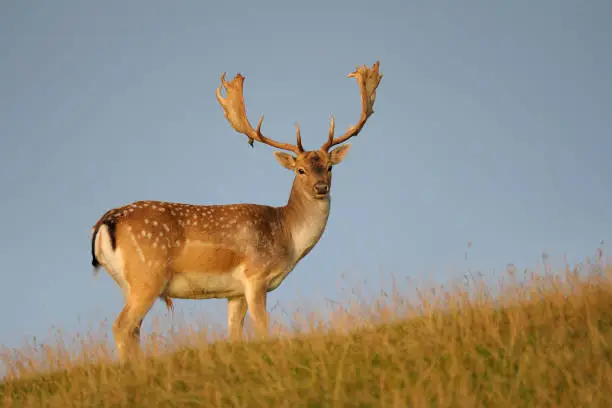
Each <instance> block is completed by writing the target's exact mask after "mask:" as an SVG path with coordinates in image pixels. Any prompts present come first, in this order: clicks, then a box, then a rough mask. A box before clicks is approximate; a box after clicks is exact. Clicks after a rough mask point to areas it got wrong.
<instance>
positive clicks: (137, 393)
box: [0, 269, 612, 408]
mask: <svg viewBox="0 0 612 408" xmlns="http://www.w3.org/2000/svg"><path fill="white" fill-rule="evenodd" d="M605 272H606V273H604V274H603V275H602V276H589V277H584V276H583V277H579V276H578V275H577V274H575V273H571V272H569V271H565V272H562V273H560V274H559V275H555V276H553V275H548V276H532V277H531V278H530V279H529V281H528V282H524V283H522V284H520V285H519V284H507V283H506V284H504V287H503V289H502V290H501V293H499V294H498V296H496V297H495V298H493V297H492V296H491V295H490V294H489V291H487V289H486V288H484V287H483V288H481V289H480V290H479V291H477V293H475V294H474V293H467V292H466V291H464V290H462V289H461V288H457V289H453V290H449V291H438V292H436V293H435V294H434V293H429V295H427V296H424V297H423V298H422V299H421V302H420V303H419V304H417V305H409V304H404V303H402V302H401V300H395V301H394V302H393V304H384V303H383V302H380V303H378V304H377V305H375V306H372V310H375V313H370V314H367V315H366V314H364V315H361V316H359V315H355V314H353V315H344V316H340V317H337V319H336V320H335V321H336V323H335V324H334V323H332V327H331V328H319V329H316V328H315V329H313V330H312V331H311V332H308V333H302V334H295V333H294V334H285V335H281V336H280V337H274V338H273V339H271V340H269V341H266V342H249V343H242V344H229V343H226V342H223V341H219V342H215V343H207V342H205V341H201V342H200V343H199V344H198V343H197V341H196V342H195V343H194V344H193V345H192V346H191V347H189V348H185V349H183V350H180V351H178V352H175V353H172V354H167V355H159V356H157V357H153V358H148V359H146V360H142V361H135V362H134V363H133V364H131V365H128V366H125V367H119V366H117V365H116V364H114V363H113V362H112V361H111V360H110V359H109V357H108V355H109V352H108V350H102V349H101V350H99V351H98V352H97V354H96V356H89V357H88V358H89V360H90V363H89V364H82V363H78V364H77V363H69V362H67V360H66V362H65V364H64V363H62V361H63V360H62V358H63V357H62V356H63V355H64V354H63V353H62V351H61V347H59V346H58V348H57V349H49V350H48V353H47V357H46V358H47V359H49V360H53V361H54V364H55V365H56V367H59V368H60V369H59V370H56V371H53V372H50V373H40V372H37V371H36V368H35V364H33V362H28V361H24V360H23V359H26V360H27V358H25V357H22V360H20V359H19V358H17V359H16V358H15V357H11V358H10V359H9V358H8V357H6V356H5V358H4V360H5V365H6V366H7V369H8V370H9V372H10V375H9V376H7V377H6V379H5V380H4V382H3V383H2V384H0V401H1V402H2V403H3V404H4V406H8V407H11V406H15V407H21V406H37V407H38V406H45V407H117V406H131V407H153V406H168V407H172V406H176V407H183V406H185V407H190V406H193V407H196V406H206V407H408V406H410V407H496V408H500V407H604V406H607V407H611V406H612V391H611V390H612V366H611V363H612V348H611V344H612V285H611V284H610V281H609V279H608V278H607V277H606V276H605V275H609V276H611V277H612V269H608V270H606V271H605ZM347 328H352V329H351V330H346V329H347ZM105 347H109V348H110V349H112V347H113V345H112V343H111V344H107V345H106V346H105ZM102 348H104V347H102ZM94 354H95V353H94ZM62 364H63V365H62ZM62 367H63V368H62Z"/></svg>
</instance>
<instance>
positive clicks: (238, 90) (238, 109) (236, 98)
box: [217, 72, 304, 154]
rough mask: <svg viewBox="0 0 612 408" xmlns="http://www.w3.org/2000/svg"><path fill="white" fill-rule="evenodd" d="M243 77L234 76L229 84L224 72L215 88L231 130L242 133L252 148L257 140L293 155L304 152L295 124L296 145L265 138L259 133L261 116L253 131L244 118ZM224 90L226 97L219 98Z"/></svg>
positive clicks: (261, 121)
mask: <svg viewBox="0 0 612 408" xmlns="http://www.w3.org/2000/svg"><path fill="white" fill-rule="evenodd" d="M243 86H244V77H243V76H242V75H240V74H236V76H235V77H234V79H232V80H231V81H230V82H227V81H226V80H225V72H224V73H223V74H221V85H220V86H219V88H217V100H218V101H219V104H220V105H221V107H222V108H223V113H224V114H225V118H226V119H227V120H228V122H229V123H230V125H231V126H232V128H234V130H235V131H236V132H238V133H242V134H244V135H246V136H247V137H248V138H249V144H250V145H251V147H253V140H257V141H258V142H260V143H263V144H267V145H269V146H272V147H276V148H277V149H283V150H288V151H290V152H293V153H295V154H299V153H301V152H303V151H304V148H303V147H302V137H301V135H300V128H299V126H298V125H297V123H296V124H295V132H296V139H297V144H296V145H293V144H291V143H281V142H277V141H275V140H272V139H269V138H267V137H265V136H264V135H263V134H262V133H261V124H262V123H263V118H264V117H263V115H262V116H261V118H260V119H259V122H258V123H257V129H253V127H252V126H251V124H250V123H249V119H248V118H247V116H246V108H245V106H244V96H243ZM222 87H223V88H225V92H226V94H227V96H226V97H225V98H223V97H222V96H221V88H222Z"/></svg>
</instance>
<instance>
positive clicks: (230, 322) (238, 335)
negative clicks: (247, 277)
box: [227, 296, 247, 341]
mask: <svg viewBox="0 0 612 408" xmlns="http://www.w3.org/2000/svg"><path fill="white" fill-rule="evenodd" d="M246 312H247V301H246V299H245V297H244V296H236V297H232V298H228V299H227V331H228V336H229V340H230V341H240V340H241V339H242V329H243V327H244V318H245V316H246Z"/></svg>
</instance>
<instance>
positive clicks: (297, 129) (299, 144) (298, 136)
mask: <svg viewBox="0 0 612 408" xmlns="http://www.w3.org/2000/svg"><path fill="white" fill-rule="evenodd" d="M295 138H296V139H297V148H298V150H299V151H300V152H303V151H304V147H303V146H302V135H301V134H300V126H299V125H298V124H297V123H296V124H295Z"/></svg>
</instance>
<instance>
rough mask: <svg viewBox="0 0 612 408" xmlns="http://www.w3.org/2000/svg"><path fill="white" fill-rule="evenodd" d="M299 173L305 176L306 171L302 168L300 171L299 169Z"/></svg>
mask: <svg viewBox="0 0 612 408" xmlns="http://www.w3.org/2000/svg"><path fill="white" fill-rule="evenodd" d="M298 173H300V174H304V173H306V172H305V171H304V169H301V168H300V169H298Z"/></svg>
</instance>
